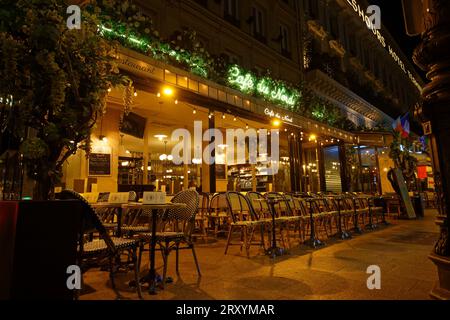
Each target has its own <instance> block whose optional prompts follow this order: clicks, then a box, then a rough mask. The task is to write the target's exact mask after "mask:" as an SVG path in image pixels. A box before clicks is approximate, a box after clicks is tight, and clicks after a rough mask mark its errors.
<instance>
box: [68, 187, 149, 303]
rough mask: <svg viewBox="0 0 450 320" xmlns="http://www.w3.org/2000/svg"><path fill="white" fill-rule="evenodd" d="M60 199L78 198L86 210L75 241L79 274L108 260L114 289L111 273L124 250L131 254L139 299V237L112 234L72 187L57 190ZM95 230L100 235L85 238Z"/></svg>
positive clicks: (114, 270) (120, 262) (112, 273)
mask: <svg viewBox="0 0 450 320" xmlns="http://www.w3.org/2000/svg"><path fill="white" fill-rule="evenodd" d="M60 199H62V200H79V201H81V202H82V203H83V205H84V208H85V211H84V217H83V223H82V230H80V236H79V244H78V259H77V260H78V262H77V264H78V266H80V268H81V271H82V274H84V273H85V272H86V271H87V270H89V269H90V268H91V267H92V266H98V265H100V264H101V263H102V262H103V261H105V260H107V261H108V262H109V277H110V280H111V286H112V288H113V290H115V291H116V285H115V280H114V274H115V272H116V270H117V269H118V267H119V266H120V265H122V264H123V263H122V261H121V255H122V254H124V253H127V254H128V257H130V256H131V261H129V260H128V259H127V262H131V265H133V269H134V280H135V282H136V287H137V292H138V296H139V298H140V299H142V293H141V287H140V284H139V264H138V259H137V250H138V248H139V241H138V240H136V239H124V238H116V237H111V236H110V235H109V233H108V232H107V230H106V228H105V226H104V225H103V223H102V221H101V219H100V217H99V216H98V215H97V213H96V212H95V210H94V209H93V208H92V207H91V206H90V204H89V203H88V202H87V201H86V200H85V199H84V198H83V197H82V196H81V195H80V194H79V193H77V192H75V191H72V190H63V191H62V192H61V193H60ZM93 232H98V234H99V236H100V239H96V240H93V241H86V240H87V238H88V237H86V235H87V234H91V233H93Z"/></svg>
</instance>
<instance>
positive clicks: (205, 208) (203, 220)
mask: <svg viewBox="0 0 450 320" xmlns="http://www.w3.org/2000/svg"><path fill="white" fill-rule="evenodd" d="M199 196H200V202H199V203H200V206H199V208H198V212H197V214H196V216H195V229H194V231H195V233H193V234H192V236H193V237H195V238H202V239H203V240H205V239H206V238H207V237H208V218H207V215H208V212H209V194H208V193H206V192H201V193H199Z"/></svg>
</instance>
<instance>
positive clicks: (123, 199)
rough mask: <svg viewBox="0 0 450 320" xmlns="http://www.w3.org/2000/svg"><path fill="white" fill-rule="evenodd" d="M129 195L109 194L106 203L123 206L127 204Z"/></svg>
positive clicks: (124, 193) (126, 193) (123, 193)
mask: <svg viewBox="0 0 450 320" xmlns="http://www.w3.org/2000/svg"><path fill="white" fill-rule="evenodd" d="M128 198H129V194H128V192H112V193H110V194H109V198H108V202H109V203H117V204H124V203H128Z"/></svg>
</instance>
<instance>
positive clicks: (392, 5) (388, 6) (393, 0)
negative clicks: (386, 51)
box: [369, 0, 426, 81]
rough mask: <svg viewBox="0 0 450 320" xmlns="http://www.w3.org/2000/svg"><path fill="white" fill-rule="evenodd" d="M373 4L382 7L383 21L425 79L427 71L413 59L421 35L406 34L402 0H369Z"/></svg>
mask: <svg viewBox="0 0 450 320" xmlns="http://www.w3.org/2000/svg"><path fill="white" fill-rule="evenodd" d="M369 2H370V3H371V4H375V5H378V6H379V7H380V9H381V21H382V22H383V24H384V26H385V27H386V28H387V29H388V30H389V32H390V33H391V35H392V37H394V39H395V40H396V42H397V43H398V45H399V46H400V48H401V49H402V51H403V53H404V54H405V55H406V56H407V57H408V59H409V61H410V62H411V64H412V65H413V66H414V67H415V70H416V71H417V72H418V73H419V75H420V76H421V77H422V80H424V81H425V80H426V79H425V73H424V72H422V70H420V69H419V68H418V67H417V66H416V65H415V64H414V62H413V61H412V53H413V50H414V48H415V47H416V46H417V45H418V44H419V42H420V36H415V37H410V36H408V35H407V34H406V29H405V23H404V20H403V8H402V1H401V0H369Z"/></svg>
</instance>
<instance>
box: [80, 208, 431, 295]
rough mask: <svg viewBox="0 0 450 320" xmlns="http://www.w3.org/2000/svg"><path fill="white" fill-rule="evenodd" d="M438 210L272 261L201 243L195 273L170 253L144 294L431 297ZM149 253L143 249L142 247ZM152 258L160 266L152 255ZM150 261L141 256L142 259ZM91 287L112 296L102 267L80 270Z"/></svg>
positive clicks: (184, 257)
mask: <svg viewBox="0 0 450 320" xmlns="http://www.w3.org/2000/svg"><path fill="white" fill-rule="evenodd" d="M435 215H436V213H435V211H433V210H427V211H426V213H425V218H424V219H423V220H413V221H404V220H391V222H392V225H390V226H388V227H380V228H379V229H378V230H376V231H372V232H367V233H364V234H363V235H358V236H355V237H354V238H353V239H351V240H346V241H335V240H329V241H327V246H325V247H324V248H322V249H318V250H315V251H313V250H310V249H308V248H307V247H305V246H304V245H302V246H300V247H297V248H295V249H292V250H291V253H290V255H288V256H285V257H282V258H278V259H276V260H275V261H272V260H271V259H270V258H268V257H266V256H264V255H262V254H261V253H258V249H256V247H255V248H253V249H252V256H251V258H250V259H247V258H246V257H245V255H244V253H242V254H241V253H240V251H239V247H238V246H234V247H231V248H230V249H229V253H228V255H226V256H225V255H224V254H223V251H224V245H225V242H224V241H223V240H220V241H218V242H214V243H210V244H199V245H198V246H197V255H198V257H199V261H200V267H201V269H202V277H201V279H198V278H197V274H196V270H195V265H194V262H193V258H192V255H191V253H190V251H187V250H186V251H181V253H180V277H177V276H176V274H175V267H174V265H175V253H173V255H171V256H170V257H169V264H170V266H169V273H168V274H169V275H172V276H173V277H174V283H172V284H168V285H167V287H166V289H165V290H164V291H160V292H159V294H158V295H157V296H150V295H148V294H147V293H145V292H144V297H145V299H179V300H196V299H429V292H430V290H431V288H432V287H433V285H434V282H435V281H437V272H436V268H435V267H434V265H433V263H432V262H431V261H430V260H429V259H428V254H429V253H430V252H431V250H432V248H433V245H434V242H435V240H436V239H437V238H438V228H437V226H436V225H435V224H434V218H435ZM145 255H146V256H147V255H148V254H146V253H145ZM157 257H158V260H157V265H158V266H161V265H162V259H160V258H161V256H160V255H159V254H158V255H157ZM147 261H148V260H145V262H147ZM370 265H378V266H379V267H380V268H381V290H369V289H367V285H366V281H367V278H368V277H369V275H368V274H366V269H367V267H368V266H370ZM131 278H132V273H129V274H126V275H118V276H117V284H118V289H119V292H120V293H121V294H122V296H123V297H122V298H123V299H136V298H137V294H136V293H135V292H133V291H132V290H130V289H129V288H128V287H127V286H126V281H127V280H128V279H131ZM84 279H85V284H86V285H87V286H88V290H87V291H88V293H86V294H84V295H82V296H81V299H82V300H89V299H115V298H116V294H115V293H114V291H113V290H112V289H111V288H110V286H109V278H108V273H107V272H100V271H97V270H93V271H89V272H88V273H86V275H85V278H84Z"/></svg>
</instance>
